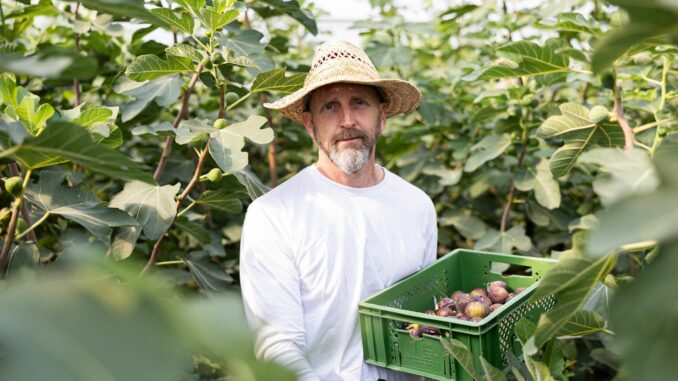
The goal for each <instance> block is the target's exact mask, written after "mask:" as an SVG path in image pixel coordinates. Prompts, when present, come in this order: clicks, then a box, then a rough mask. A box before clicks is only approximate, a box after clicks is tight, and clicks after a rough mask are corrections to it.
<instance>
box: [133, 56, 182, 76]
mask: <svg viewBox="0 0 678 381" xmlns="http://www.w3.org/2000/svg"><path fill="white" fill-rule="evenodd" d="M193 69H194V68H193V63H192V61H191V59H190V58H185V57H177V56H172V55H170V56H167V61H164V60H163V59H161V58H159V57H158V56H156V55H154V54H144V55H141V56H139V57H136V58H135V59H134V61H132V63H131V64H130V65H129V66H128V67H127V70H125V75H127V77H129V78H130V79H133V80H135V81H144V80H152V79H156V78H158V77H162V76H164V75H170V74H176V73H183V72H190V71H193Z"/></svg>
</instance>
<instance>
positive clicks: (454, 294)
mask: <svg viewBox="0 0 678 381" xmlns="http://www.w3.org/2000/svg"><path fill="white" fill-rule="evenodd" d="M464 294H466V293H465V292H464V291H459V290H457V291H455V292H453V293H452V295H450V298H452V299H453V300H454V301H455V302H456V301H457V300H458V299H459V297H460V296H462V295H464Z"/></svg>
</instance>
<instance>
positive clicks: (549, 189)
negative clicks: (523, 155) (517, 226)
mask: <svg viewBox="0 0 678 381" xmlns="http://www.w3.org/2000/svg"><path fill="white" fill-rule="evenodd" d="M513 183H514V184H515V185H516V188H518V189H519V190H521V191H524V192H526V191H530V190H534V197H535V198H536V199H537V202H539V204H540V205H542V206H543V207H545V208H547V209H554V208H557V207H559V206H560V186H559V185H558V181H556V180H555V179H554V178H553V174H551V171H550V170H549V161H548V160H545V159H544V160H541V161H540V162H539V164H537V166H536V168H527V169H525V171H524V172H523V174H522V175H519V176H518V178H516V179H515V180H514V182H513Z"/></svg>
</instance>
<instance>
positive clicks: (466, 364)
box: [440, 336, 482, 381]
mask: <svg viewBox="0 0 678 381" xmlns="http://www.w3.org/2000/svg"><path fill="white" fill-rule="evenodd" d="M440 343H441V344H442V345H443V348H445V350H446V351H447V352H448V353H449V354H451V355H452V356H453V357H454V358H455V360H457V362H459V365H461V367H462V368H463V369H464V370H465V371H466V373H468V375H470V376H471V377H473V379H474V380H476V381H481V380H482V378H481V376H480V375H479V374H478V373H477V372H476V368H475V367H474V366H473V354H472V353H471V351H470V350H469V349H468V348H467V347H466V345H465V344H464V343H462V342H461V341H459V340H457V339H453V338H446V337H442V336H441V337H440Z"/></svg>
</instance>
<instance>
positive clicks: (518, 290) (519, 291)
mask: <svg viewBox="0 0 678 381" xmlns="http://www.w3.org/2000/svg"><path fill="white" fill-rule="evenodd" d="M523 291H525V287H518V288H516V290H515V291H514V292H513V293H514V294H516V295H518V294H520V293H521V292H523Z"/></svg>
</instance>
